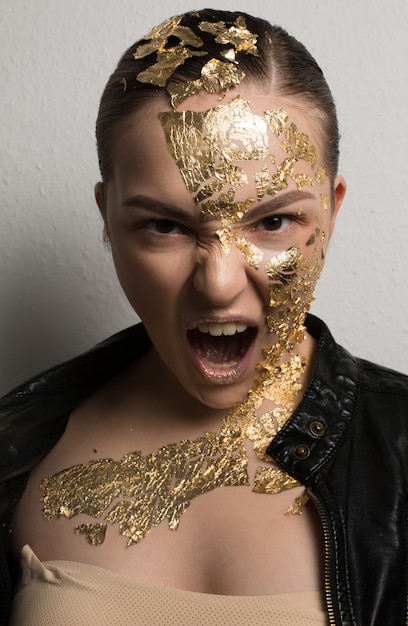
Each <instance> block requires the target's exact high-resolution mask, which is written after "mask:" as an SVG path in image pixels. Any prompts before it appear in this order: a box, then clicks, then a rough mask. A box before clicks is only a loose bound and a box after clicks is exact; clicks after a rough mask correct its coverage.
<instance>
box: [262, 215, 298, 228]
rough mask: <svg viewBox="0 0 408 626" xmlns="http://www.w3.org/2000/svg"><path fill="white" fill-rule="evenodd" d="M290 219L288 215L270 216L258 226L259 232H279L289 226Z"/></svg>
mask: <svg viewBox="0 0 408 626" xmlns="http://www.w3.org/2000/svg"><path fill="white" fill-rule="evenodd" d="M289 222H290V218H289V217H287V216H286V215H268V217H264V219H262V220H261V221H260V222H259V223H258V225H257V229H258V230H266V231H278V230H281V229H282V228H285V227H287V226H288V224H289Z"/></svg>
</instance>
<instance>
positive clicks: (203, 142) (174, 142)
mask: <svg viewBox="0 0 408 626" xmlns="http://www.w3.org/2000/svg"><path fill="white" fill-rule="evenodd" d="M159 117H160V121H161V124H162V128H163V130H164V132H165V136H166V141H167V145H168V148H169V150H170V154H171V155H172V156H173V158H174V160H175V161H176V164H177V167H178V168H179V170H180V173H181V175H182V177H183V180H184V183H185V185H186V187H187V189H188V190H189V191H190V192H192V193H195V192H198V196H197V197H198V198H199V200H200V201H201V200H204V199H205V198H208V197H210V195H211V191H212V190H213V189H215V190H216V191H218V192H220V191H221V188H220V185H219V183H218V181H221V182H222V183H223V185H226V186H229V187H232V191H230V190H228V191H227V193H228V194H229V195H228V200H227V202H228V204H230V203H231V202H232V201H233V197H234V191H235V190H236V189H238V188H239V187H241V186H242V185H244V184H246V183H247V182H248V178H247V175H246V173H245V171H244V170H243V168H242V167H240V166H239V164H238V163H237V162H239V161H244V162H246V161H249V160H251V159H263V158H265V157H267V156H268V154H269V148H268V135H267V125H266V122H265V120H263V119H262V118H261V117H260V116H258V115H256V114H254V113H253V112H252V111H251V109H250V106H249V103H248V102H247V101H244V100H241V99H240V98H239V97H238V98H235V99H234V100H232V102H230V103H229V104H227V105H220V106H218V107H215V108H213V109H209V110H208V111H203V112H194V111H168V112H167V111H166V112H163V113H160V115H159ZM282 175H283V174H282ZM215 181H216V182H215ZM214 182H215V186H214ZM200 188H202V189H203V192H202V193H201V191H200ZM231 194H232V195H231ZM222 202H223V199H222V198H220V199H219V202H218V205H219V209H222V208H223V207H222ZM252 202H253V200H251V203H252ZM213 206H214V205H213ZM224 208H225V207H224Z"/></svg>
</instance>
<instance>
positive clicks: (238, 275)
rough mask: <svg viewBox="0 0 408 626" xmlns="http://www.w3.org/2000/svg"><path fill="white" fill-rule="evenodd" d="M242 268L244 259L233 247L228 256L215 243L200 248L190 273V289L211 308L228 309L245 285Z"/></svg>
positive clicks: (244, 264)
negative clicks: (192, 284) (191, 283)
mask: <svg viewBox="0 0 408 626" xmlns="http://www.w3.org/2000/svg"><path fill="white" fill-rule="evenodd" d="M245 266H247V264H246V262H245V259H244V257H243V255H242V253H241V252H240V251H239V250H238V248H237V247H236V246H235V245H233V246H232V248H231V250H230V252H229V254H225V252H223V250H222V249H221V246H220V245H217V244H215V245H212V246H209V247H207V248H205V249H201V250H200V251H199V253H198V259H197V265H196V268H195V272H194V287H195V289H196V291H197V292H198V293H200V294H201V295H202V296H203V297H204V298H205V299H206V300H207V301H209V302H211V303H212V304H213V305H214V306H218V307H221V306H228V305H230V304H232V303H233V302H234V300H236V298H237V297H238V296H239V295H240V294H242V292H243V291H244V290H245V288H246V286H247V284H248V275H247V269H246V267H245ZM247 267H248V266H247Z"/></svg>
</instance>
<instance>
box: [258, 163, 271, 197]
mask: <svg viewBox="0 0 408 626" xmlns="http://www.w3.org/2000/svg"><path fill="white" fill-rule="evenodd" d="M254 179H255V186H256V196H257V199H258V200H262V198H263V197H264V195H265V194H266V193H267V190H268V187H269V170H268V168H267V167H264V168H263V169H262V170H261V171H260V172H256V173H255V174H254Z"/></svg>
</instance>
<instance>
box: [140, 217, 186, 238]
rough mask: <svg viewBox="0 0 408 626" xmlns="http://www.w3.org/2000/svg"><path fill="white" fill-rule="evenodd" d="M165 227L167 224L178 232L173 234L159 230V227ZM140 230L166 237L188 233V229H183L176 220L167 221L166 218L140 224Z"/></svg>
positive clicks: (149, 220) (152, 219) (153, 219)
mask: <svg viewBox="0 0 408 626" xmlns="http://www.w3.org/2000/svg"><path fill="white" fill-rule="evenodd" d="M160 224H161V225H162V226H164V225H165V224H168V225H171V226H172V228H173V229H174V228H177V229H178V232H177V233H172V232H160V231H159V229H158V226H159V225H160ZM137 228H138V230H139V229H145V230H148V231H150V232H154V234H155V235H158V236H159V237H160V236H166V235H174V234H181V233H184V232H186V229H185V228H183V227H182V226H181V225H180V224H178V223H177V222H175V221H174V220H167V219H166V218H164V217H162V218H151V219H148V220H144V221H142V222H139V224H138V225H137Z"/></svg>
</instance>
